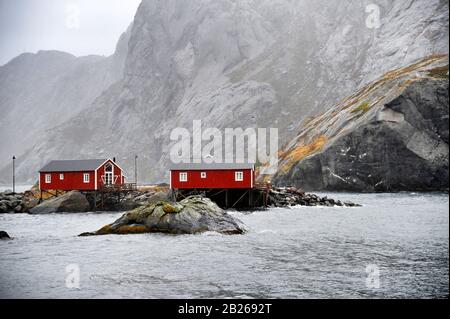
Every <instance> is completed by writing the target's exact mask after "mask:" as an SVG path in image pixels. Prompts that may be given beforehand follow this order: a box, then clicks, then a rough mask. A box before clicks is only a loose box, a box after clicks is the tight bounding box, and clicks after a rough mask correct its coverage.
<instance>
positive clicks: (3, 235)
mask: <svg viewBox="0 0 450 319" xmlns="http://www.w3.org/2000/svg"><path fill="white" fill-rule="evenodd" d="M0 239H11V237H9V235H8V233H7V232H5V231H0Z"/></svg>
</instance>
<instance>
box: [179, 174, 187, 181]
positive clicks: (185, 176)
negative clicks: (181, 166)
mask: <svg viewBox="0 0 450 319" xmlns="http://www.w3.org/2000/svg"><path fill="white" fill-rule="evenodd" d="M187 181H188V174H187V173H180V182H187Z"/></svg>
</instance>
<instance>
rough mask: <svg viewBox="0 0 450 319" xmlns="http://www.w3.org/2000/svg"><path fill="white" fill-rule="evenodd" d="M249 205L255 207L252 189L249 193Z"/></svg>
mask: <svg viewBox="0 0 450 319" xmlns="http://www.w3.org/2000/svg"><path fill="white" fill-rule="evenodd" d="M248 206H249V208H253V190H250V194H249V195H248Z"/></svg>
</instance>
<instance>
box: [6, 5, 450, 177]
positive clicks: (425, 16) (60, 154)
mask: <svg viewBox="0 0 450 319" xmlns="http://www.w3.org/2000/svg"><path fill="white" fill-rule="evenodd" d="M370 3H372V1H367V2H366V1H359V0H358V1H356V0H351V1H346V2H345V4H343V3H342V2H340V1H325V0H319V1H311V0H299V1H288V0H276V1H274V0H258V1H256V0H246V1H234V0H214V1H213V0H193V1H184V0H166V1H162V0H144V1H143V2H142V4H141V5H140V7H139V9H138V12H137V14H136V17H135V21H134V23H133V26H132V28H131V30H130V35H129V41H128V42H127V43H128V45H127V47H126V49H127V50H126V57H125V66H124V71H123V76H122V78H121V79H120V81H118V82H116V83H114V84H113V85H111V86H109V87H108V88H107V89H106V90H104V91H103V93H102V94H100V95H99V96H98V97H97V98H96V99H95V101H94V102H93V104H91V105H90V106H89V107H87V108H85V109H84V110H83V111H82V112H80V113H78V114H77V115H75V116H71V117H70V119H69V120H68V121H66V122H64V123H63V124H61V125H57V124H59V123H54V124H55V125H54V127H52V128H51V129H50V130H48V131H46V132H43V131H40V132H39V134H38V136H39V140H37V141H35V140H33V141H31V142H29V143H28V142H26V143H25V145H26V146H27V148H26V151H24V152H23V153H22V156H20V158H21V161H20V162H19V166H18V174H19V177H20V179H21V180H22V181H24V180H32V179H33V178H34V176H35V172H36V170H37V169H38V168H39V167H40V166H41V165H43V164H44V163H45V162H46V161H48V160H50V159H53V158H82V157H99V156H106V155H111V156H116V157H117V159H118V160H119V161H120V162H121V163H122V164H123V165H124V166H125V168H128V169H130V168H132V167H133V162H134V161H133V158H134V156H133V155H134V154H139V155H140V163H141V164H140V167H139V168H140V170H139V171H140V173H141V180H146V181H152V182H158V181H165V180H166V179H167V166H168V164H169V163H168V155H169V150H170V146H171V143H170V141H169V135H170V131H171V130H172V128H174V127H186V128H190V127H191V126H192V120H194V119H202V120H203V121H204V123H206V125H207V126H208V127H217V128H219V129H223V128H225V127H242V128H247V127H278V128H279V129H280V139H281V143H285V142H287V141H289V140H290V139H291V138H293V137H294V136H295V135H296V133H297V130H296V128H297V127H298V124H299V123H301V122H302V121H303V120H304V119H305V118H306V117H308V116H314V115H317V114H318V113H320V112H323V111H325V110H327V109H328V108H330V107H331V106H332V105H334V104H336V103H337V102H338V101H339V100H341V99H342V98H344V97H345V96H348V95H350V94H351V93H352V92H354V91H355V90H356V89H357V88H359V87H362V86H364V85H365V84H367V83H370V82H371V81H373V80H374V79H376V78H377V77H379V76H380V75H382V74H383V73H385V72H387V71H389V70H391V69H393V68H397V67H399V66H403V65H407V64H409V63H412V62H413V61H416V60H417V59H420V58H423V57H424V56H428V55H431V54H435V53H448V2H447V1H439V0H432V1H428V0H427V1H425V0H409V1H395V2H392V1H387V0H386V1H377V4H378V5H379V8H380V13H381V16H380V18H381V21H380V22H381V23H380V27H379V28H377V29H371V28H368V27H367V25H366V19H367V17H368V13H367V12H366V6H367V5H368V4H370ZM30 90H32V89H30ZM80 94H81V93H80ZM61 103H63V102H61ZM30 112H32V114H34V116H36V117H41V116H43V115H41V112H36V110H35V109H31V108H30ZM47 128H48V127H47ZM35 134H37V133H35ZM19 143H21V142H20V141H19ZM8 152H9V151H8ZM8 152H6V153H8ZM16 155H17V154H16ZM19 155H20V154H19ZM8 173H9V168H5V169H4V170H3V176H6V175H7V174H8Z"/></svg>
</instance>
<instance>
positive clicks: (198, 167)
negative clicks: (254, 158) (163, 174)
mask: <svg viewBox="0 0 450 319" xmlns="http://www.w3.org/2000/svg"><path fill="white" fill-rule="evenodd" d="M255 179H256V175H255V165H254V164H179V165H174V166H173V167H172V168H171V170H170V188H171V189H179V190H189V189H191V190H192V189H254V188H255V184H256V183H255Z"/></svg>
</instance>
